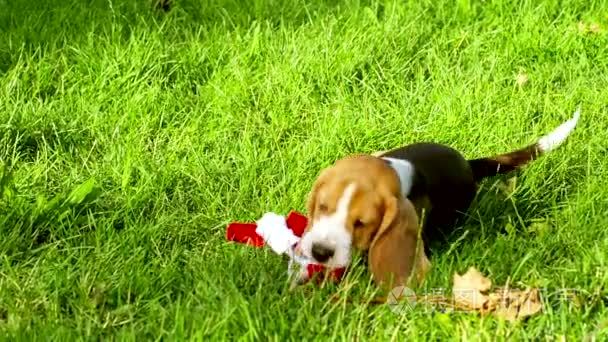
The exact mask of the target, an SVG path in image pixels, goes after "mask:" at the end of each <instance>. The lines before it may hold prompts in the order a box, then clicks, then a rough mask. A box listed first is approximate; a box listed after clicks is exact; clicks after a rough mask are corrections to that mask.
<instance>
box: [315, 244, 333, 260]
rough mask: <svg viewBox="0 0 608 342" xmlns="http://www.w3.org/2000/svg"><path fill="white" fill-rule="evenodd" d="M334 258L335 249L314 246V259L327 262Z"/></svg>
mask: <svg viewBox="0 0 608 342" xmlns="http://www.w3.org/2000/svg"><path fill="white" fill-rule="evenodd" d="M332 256H334V249H333V248H329V247H326V246H323V245H321V244H318V243H315V244H313V245H312V257H313V258H315V260H317V261H318V262H326V261H327V259H329V258H331V257H332Z"/></svg>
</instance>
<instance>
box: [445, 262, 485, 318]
mask: <svg viewBox="0 0 608 342" xmlns="http://www.w3.org/2000/svg"><path fill="white" fill-rule="evenodd" d="M490 287H492V282H491V281H490V279H488V278H486V277H484V276H483V275H482V274H481V273H480V272H479V271H478V270H477V269H475V268H474V267H472V266H471V267H469V270H468V271H467V272H466V273H465V274H463V275H459V274H458V273H455V274H454V285H453V287H452V294H453V295H454V300H455V301H456V303H457V304H459V305H462V306H465V307H470V308H473V309H481V308H483V307H484V305H485V304H486V302H487V300H488V297H487V296H486V295H485V294H484V293H483V292H487V291H488V290H489V289H490Z"/></svg>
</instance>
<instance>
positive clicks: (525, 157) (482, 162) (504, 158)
mask: <svg viewBox="0 0 608 342" xmlns="http://www.w3.org/2000/svg"><path fill="white" fill-rule="evenodd" d="M540 155H541V150H540V149H539V146H538V145H537V144H533V145H530V146H527V147H524V148H522V149H519V150H517V151H513V152H509V153H505V154H501V155H498V156H494V157H489V158H480V159H474V160H470V161H469V165H471V169H472V171H473V177H474V178H475V180H476V181H479V180H481V179H483V178H486V177H492V176H495V175H498V174H504V173H508V172H511V171H514V170H516V169H518V168H519V167H521V166H524V165H526V164H527V163H529V162H530V161H532V160H535V159H536V158H538V157H540Z"/></svg>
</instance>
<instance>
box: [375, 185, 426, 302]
mask: <svg viewBox="0 0 608 342" xmlns="http://www.w3.org/2000/svg"><path fill="white" fill-rule="evenodd" d="M384 197H385V198H384V213H383V217H382V222H381V224H380V228H379V229H378V231H377V233H376V235H375V237H374V239H373V240H372V243H371V245H370V248H369V254H368V255H369V259H368V261H369V268H370V271H371V273H372V276H373V278H374V281H375V282H376V283H377V284H378V285H380V286H382V287H385V288H387V289H389V290H390V289H392V288H394V287H396V286H407V282H408V278H409V276H410V274H411V272H412V269H413V267H414V262H415V260H416V246H417V240H418V236H417V235H418V234H417V233H418V216H417V215H416V211H415V209H414V206H413V205H412V204H411V202H410V201H409V200H408V199H407V198H398V197H396V196H395V195H392V194H386V195H385V196H384Z"/></svg>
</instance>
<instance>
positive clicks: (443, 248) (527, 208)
mask: <svg viewBox="0 0 608 342" xmlns="http://www.w3.org/2000/svg"><path fill="white" fill-rule="evenodd" d="M540 172H546V171H540ZM584 172H585V171H584V169H583V168H577V169H569V171H568V172H567V173H564V174H561V176H559V177H556V178H559V180H557V179H554V180H552V181H551V183H550V184H548V185H547V186H543V185H545V184H543V183H544V182H543V180H542V179H541V180H540V182H538V180H539V179H527V178H528V177H526V175H525V174H524V173H523V172H521V171H520V172H515V173H511V174H508V175H502V176H497V177H494V178H492V179H488V180H486V181H485V182H483V183H482V184H481V186H480V189H479V191H478V193H477V196H476V198H475V200H474V201H473V203H472V204H471V206H470V207H469V210H468V212H467V213H465V214H464V215H463V216H462V217H461V218H460V219H459V220H458V221H457V222H456V224H454V225H453V226H452V227H453V229H452V230H451V231H449V229H448V233H447V234H445V235H444V236H443V238H442V239H441V240H438V241H435V242H434V243H433V244H432V245H431V246H429V247H430V251H431V257H432V256H435V255H440V254H443V253H446V252H447V251H448V250H454V246H453V244H455V243H458V244H459V246H457V247H456V251H459V250H462V249H466V246H469V245H474V242H475V241H479V240H480V239H483V240H484V244H488V245H492V244H493V243H494V241H496V240H497V238H498V237H499V236H500V235H505V234H515V235H521V236H524V235H527V234H530V233H532V234H539V233H540V234H542V233H545V232H544V231H539V230H548V227H547V225H550V223H549V222H548V221H550V220H551V218H550V217H551V216H552V215H553V213H554V211H555V210H556V207H559V206H561V203H564V202H566V201H567V197H568V195H569V194H572V193H574V192H575V191H576V186H577V184H579V183H580V182H579V180H580V179H581V178H582V177H584V176H585V174H584ZM517 183H521V186H520V185H515V184H517ZM538 183H540V184H538Z"/></svg>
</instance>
